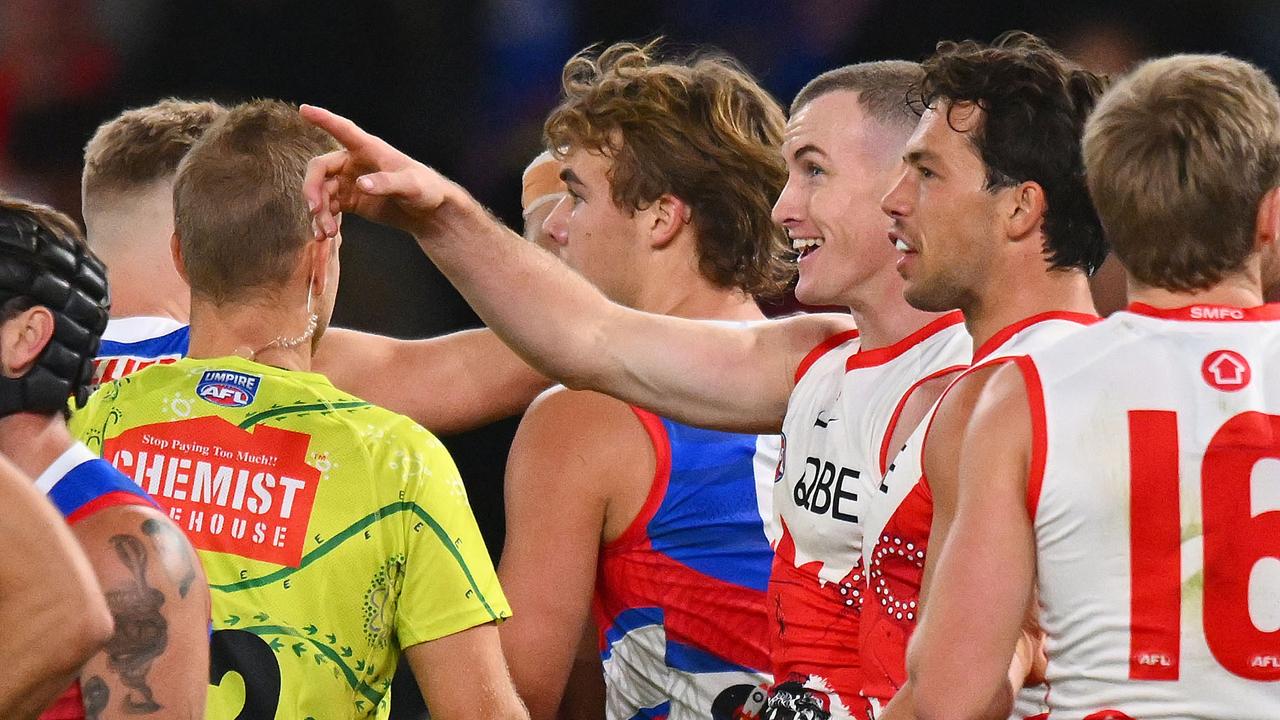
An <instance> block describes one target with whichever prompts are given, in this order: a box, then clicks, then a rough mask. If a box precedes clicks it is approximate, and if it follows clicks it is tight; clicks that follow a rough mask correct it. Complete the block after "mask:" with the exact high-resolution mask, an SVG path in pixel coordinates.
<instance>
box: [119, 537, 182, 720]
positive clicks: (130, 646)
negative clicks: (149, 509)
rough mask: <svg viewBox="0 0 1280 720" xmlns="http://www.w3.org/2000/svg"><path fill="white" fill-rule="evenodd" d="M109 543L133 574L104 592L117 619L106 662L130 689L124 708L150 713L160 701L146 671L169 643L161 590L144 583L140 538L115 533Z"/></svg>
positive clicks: (144, 557)
mask: <svg viewBox="0 0 1280 720" xmlns="http://www.w3.org/2000/svg"><path fill="white" fill-rule="evenodd" d="M110 542H111V545H112V546H113V547H114V548H115V551H116V555H117V556H118V557H119V558H120V562H122V563H124V566H125V567H126V568H128V569H129V571H130V572H131V573H133V583H132V584H130V585H127V586H123V587H122V586H119V585H117V586H116V587H114V588H112V589H111V590H110V591H108V592H107V593H106V596H107V605H108V606H109V607H110V608H111V614H112V615H113V616H114V617H115V621H116V632H115V635H113V636H112V637H111V640H110V641H109V642H108V643H107V648H106V650H107V660H108V665H109V667H110V668H111V669H112V670H114V671H115V672H116V673H117V674H118V675H119V676H120V683H121V684H122V685H124V686H125V687H127V688H129V691H128V692H127V693H125V696H124V707H125V711H126V712H129V713H133V714H146V713H153V712H155V711H157V710H159V709H160V704H159V703H157V702H156V701H155V698H154V697H153V696H152V690H151V686H150V685H149V684H148V681H147V673H149V672H150V671H151V664H152V663H153V662H155V659H156V658H158V657H160V656H161V655H163V654H164V651H165V648H166V647H168V645H169V623H168V622H167V621H166V620H165V619H164V615H163V614H162V613H161V612H160V608H161V606H163V605H164V593H162V592H160V591H159V590H157V589H155V588H153V587H151V586H150V585H148V584H147V563H148V558H147V548H146V546H145V545H143V543H142V541H141V540H139V539H138V538H136V537H134V536H132V535H114V536H112V538H111V541H110Z"/></svg>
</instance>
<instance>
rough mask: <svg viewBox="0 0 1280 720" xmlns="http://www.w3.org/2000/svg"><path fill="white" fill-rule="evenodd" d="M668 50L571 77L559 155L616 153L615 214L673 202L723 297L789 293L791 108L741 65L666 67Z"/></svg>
mask: <svg viewBox="0 0 1280 720" xmlns="http://www.w3.org/2000/svg"><path fill="white" fill-rule="evenodd" d="M657 44H658V41H654V42H650V43H648V44H646V45H643V46H641V45H636V44H633V43H618V44H616V45H612V46H610V47H608V48H606V49H604V50H603V51H600V52H598V53H597V52H596V51H595V50H594V49H591V48H589V49H587V50H584V51H583V52H581V53H578V54H577V55H575V56H574V57H573V58H572V59H570V60H569V62H568V63H567V64H566V65H565V67H564V73H563V76H562V84H563V88H564V97H563V99H562V100H561V102H560V105H559V106H558V107H556V109H555V110H553V111H552V112H551V115H550V117H548V118H547V122H546V126H545V128H544V131H545V135H546V141H547V144H548V146H549V147H550V148H552V150H553V152H556V153H558V154H562V153H563V152H564V151H565V149H566V148H568V147H570V146H572V147H577V148H583V149H587V150H591V151H598V152H602V153H604V154H606V155H607V156H608V157H609V158H610V159H611V160H612V161H613V167H612V171H611V173H610V177H609V181H610V185H611V187H612V193H611V194H612V198H613V202H614V204H616V205H617V206H618V207H620V208H627V209H630V210H632V211H634V210H638V209H641V208H644V207H647V206H648V204H649V203H651V202H653V201H654V200H657V199H658V198H659V197H660V196H662V195H664V194H666V193H670V194H672V195H674V196H676V197H678V198H680V199H681V200H683V201H684V202H686V203H688V205H689V206H690V208H691V210H692V216H693V222H694V224H695V226H696V227H697V229H698V243H697V247H698V269H699V271H700V272H701V273H702V275H703V276H704V277H706V278H707V279H708V280H710V281H711V282H713V283H715V284H716V285H718V286H720V287H725V288H737V289H740V290H742V291H744V292H746V293H748V294H751V295H756V296H764V297H767V296H772V295H777V294H779V293H780V292H781V291H782V290H783V289H784V288H785V287H786V285H787V282H788V281H789V280H790V279H791V276H792V275H793V274H794V272H795V265H794V263H791V262H788V258H789V255H790V247H789V245H788V243H787V242H786V236H785V234H784V233H783V231H782V229H781V228H780V227H778V226H777V225H775V224H774V222H773V220H772V219H771V218H770V212H771V211H772V209H773V203H774V201H775V200H776V199H777V198H778V195H779V194H780V193H781V192H782V186H783V185H784V184H785V183H786V180H787V171H786V166H785V165H784V163H783V161H782V153H781V152H780V148H781V145H782V130H783V127H784V125H785V122H786V121H785V118H784V116H783V112H782V108H781V107H779V105H778V103H777V102H776V101H775V100H774V99H773V98H772V97H770V96H769V94H768V93H767V92H765V91H764V90H763V89H762V88H761V87H760V86H759V85H758V84H757V83H756V81H755V80H754V79H752V77H751V76H750V75H749V74H748V73H747V72H746V71H745V70H744V69H742V67H740V66H739V65H738V64H737V63H736V62H734V61H733V60H731V59H729V58H728V57H725V56H722V55H711V54H703V55H700V56H696V57H692V58H687V59H679V60H664V61H659V60H657V59H656V57H655V56H656V55H657Z"/></svg>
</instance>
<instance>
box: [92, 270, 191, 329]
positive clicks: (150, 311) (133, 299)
mask: <svg viewBox="0 0 1280 720" xmlns="http://www.w3.org/2000/svg"><path fill="white" fill-rule="evenodd" d="M107 283H108V284H109V286H110V287H111V317H112V318H130V317H160V318H169V319H170V320H175V321H177V322H180V323H185V322H187V321H188V320H189V319H190V317H191V307H190V304H189V301H188V299H187V291H186V289H185V288H180V289H177V290H178V291H177V292H174V293H168V292H163V291H160V292H156V291H155V289H154V288H153V287H151V286H149V285H148V284H147V282H146V280H145V279H143V278H137V277H128V276H124V274H123V273H118V272H115V271H114V270H112V269H111V267H110V266H109V267H108V269H107Z"/></svg>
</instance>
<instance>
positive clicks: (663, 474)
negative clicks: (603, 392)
mask: <svg viewBox="0 0 1280 720" xmlns="http://www.w3.org/2000/svg"><path fill="white" fill-rule="evenodd" d="M631 412H633V413H635V416H636V418H637V419H639V420H640V424H641V425H643V426H644V431H645V432H646V433H647V434H648V435H649V441H650V442H652V443H653V456H654V459H655V462H654V471H653V484H651V485H650V486H649V496H648V497H646V498H645V501H644V506H643V507H641V508H640V512H639V513H637V514H636V517H635V519H634V520H632V521H631V524H630V525H628V526H627V529H626V530H624V531H622V534H621V535H619V536H618V537H617V538H616V539H615V540H613V541H612V542H609V543H605V546H604V547H605V549H606V550H608V549H611V548H620V547H626V546H627V545H634V544H636V543H639V542H642V541H644V539H645V537H646V536H645V527H646V526H648V524H649V521H650V520H652V519H653V516H654V515H656V514H657V513H658V508H660V507H662V499H663V498H664V497H666V495H667V484H668V483H670V482H671V439H670V438H668V437H667V428H666V426H665V425H663V424H662V418H660V417H658V416H657V415H654V414H653V413H651V412H649V411H648V410H641V409H640V408H638V407H632V408H631Z"/></svg>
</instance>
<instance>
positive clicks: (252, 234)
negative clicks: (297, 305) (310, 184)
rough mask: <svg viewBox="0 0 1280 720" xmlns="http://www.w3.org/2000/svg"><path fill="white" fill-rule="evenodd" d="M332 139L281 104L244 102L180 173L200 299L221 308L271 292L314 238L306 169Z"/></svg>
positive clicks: (183, 233)
mask: <svg viewBox="0 0 1280 720" xmlns="http://www.w3.org/2000/svg"><path fill="white" fill-rule="evenodd" d="M337 148H338V144H337V143H336V142H335V141H334V140H333V138H331V137H330V136H329V135H328V134H327V133H325V132H324V131H323V130H320V129H319V128H317V127H315V126H314V125H311V124H310V123H308V122H306V121H305V120H303V119H302V116H301V115H300V114H298V109H297V108H296V107H294V106H292V105H289V104H287V103H283V102H280V101H279V100H255V101H253V102H247V103H244V104H242V105H237V106H236V107H234V108H232V109H231V110H229V111H228V112H227V114H226V115H225V116H224V117H222V118H221V119H220V120H218V121H217V122H216V123H214V125H213V127H211V128H209V130H208V132H206V133H205V134H204V137H202V138H201V139H200V141H199V142H198V143H196V145H195V147H193V148H191V151H190V152H188V153H187V156H186V157H185V158H183V160H182V163H181V164H180V165H179V166H178V174H177V178H176V179H175V181H174V187H173V209H174V215H175V222H174V229H175V230H176V231H177V234H178V237H179V239H180V241H181V245H182V258H183V263H184V267H185V270H186V272H187V278H188V280H189V281H190V283H191V291H192V293H193V294H194V295H197V296H199V297H201V298H202V299H205V300H208V301H210V302H212V303H214V304H215V305H221V304H223V303H225V302H226V301H228V300H231V299H233V298H238V297H240V296H243V295H245V294H253V293H256V292H262V291H266V292H270V291H271V290H272V289H273V288H274V287H275V286H277V285H279V284H281V283H283V282H284V281H285V280H286V279H287V278H288V277H289V274H290V273H291V272H292V271H293V269H294V267H295V263H296V261H297V257H298V253H299V252H300V251H301V249H302V248H303V247H304V246H305V245H306V243H307V242H308V241H310V239H311V237H312V233H311V213H310V211H309V210H308V209H307V202H306V200H305V199H304V198H303V196H302V182H303V179H304V178H305V176H306V172H307V163H308V162H309V161H310V160H311V159H312V158H314V157H316V156H318V155H323V154H324V153H327V152H330V151H332V150H336V149H337Z"/></svg>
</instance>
